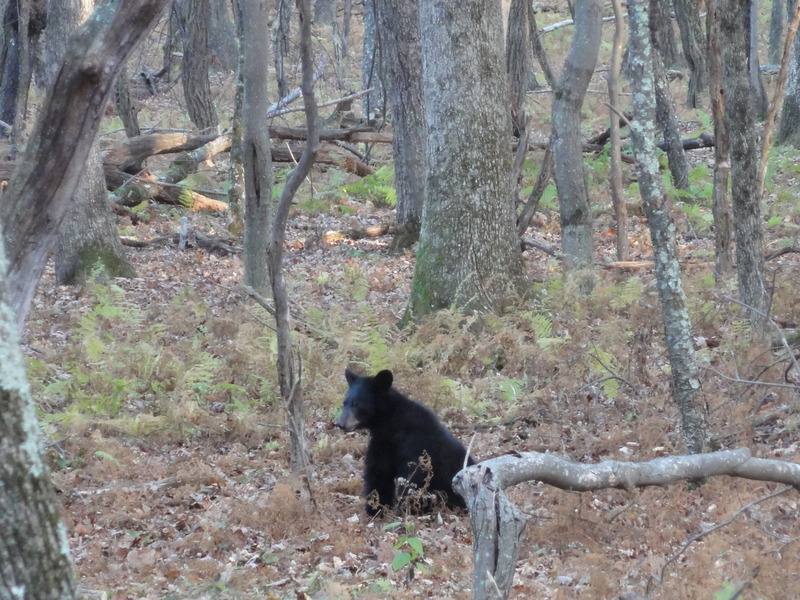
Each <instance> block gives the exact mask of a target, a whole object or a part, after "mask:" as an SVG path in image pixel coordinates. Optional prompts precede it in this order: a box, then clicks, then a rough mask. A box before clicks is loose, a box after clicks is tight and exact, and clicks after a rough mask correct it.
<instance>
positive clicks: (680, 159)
mask: <svg viewBox="0 0 800 600" xmlns="http://www.w3.org/2000/svg"><path fill="white" fill-rule="evenodd" d="M658 2H659V0H651V1H650V6H653V4H654V3H658ZM650 27H651V31H652V27H653V25H652V21H651V26H650ZM652 41H653V48H654V52H653V75H654V77H655V84H656V122H657V123H658V126H659V127H660V128H661V131H662V132H663V133H664V145H665V146H666V148H667V161H668V163H669V171H670V173H671V174H672V185H673V186H674V187H675V188H676V189H679V190H687V189H689V163H688V162H687V161H686V153H685V152H684V151H683V141H682V140H681V131H680V125H679V123H678V118H677V117H676V115H675V105H674V103H673V102H672V95H671V94H670V91H669V82H668V81H667V74H666V72H665V70H664V65H663V64H662V62H661V53H660V49H659V48H658V46H656V45H655V42H656V36H655V35H653V40H652Z"/></svg>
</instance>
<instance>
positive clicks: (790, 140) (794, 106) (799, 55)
mask: <svg viewBox="0 0 800 600" xmlns="http://www.w3.org/2000/svg"><path fill="white" fill-rule="evenodd" d="M775 143H776V144H782V145H786V146H792V147H793V148H800V36H797V37H795V38H794V43H793V44H792V58H791V60H790V61H789V75H788V77H787V78H786V95H785V96H784V97H783V108H782V110H781V120H780V122H779V123H778V131H777V132H776V134H775Z"/></svg>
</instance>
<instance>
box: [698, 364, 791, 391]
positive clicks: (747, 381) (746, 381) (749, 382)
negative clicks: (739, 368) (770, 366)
mask: <svg viewBox="0 0 800 600" xmlns="http://www.w3.org/2000/svg"><path fill="white" fill-rule="evenodd" d="M703 368H704V369H706V370H708V371H711V372H712V373H714V374H715V375H718V376H719V377H722V378H723V379H724V380H726V381H732V382H734V383H744V384H747V385H762V386H764V387H777V388H788V389H792V390H796V389H797V386H796V385H792V384H789V383H770V382H769V381H756V380H753V379H741V378H740V377H730V376H729V375H725V373H723V372H721V371H717V370H716V369H715V368H714V367H709V366H708V365H705V366H704V367H703Z"/></svg>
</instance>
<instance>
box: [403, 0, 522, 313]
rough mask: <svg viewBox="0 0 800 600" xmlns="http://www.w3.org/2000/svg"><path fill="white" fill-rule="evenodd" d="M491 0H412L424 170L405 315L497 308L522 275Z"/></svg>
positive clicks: (499, 28) (497, 27) (497, 18)
mask: <svg viewBox="0 0 800 600" xmlns="http://www.w3.org/2000/svg"><path fill="white" fill-rule="evenodd" d="M499 8H500V7H499V5H498V4H497V3H496V2H494V1H493V0H470V1H469V3H468V5H467V6H464V5H455V4H453V3H452V2H450V1H449V0H421V1H420V27H421V30H420V34H421V41H422V62H423V86H424V87H423V89H424V90H425V118H426V122H427V124H428V133H427V150H426V157H427V165H428V171H427V183H426V196H425V198H426V199H425V206H424V209H423V216H422V230H421V232H420V243H419V248H418V250H417V262H416V266H415V269H414V281H413V284H412V291H411V299H410V302H409V311H408V313H407V318H409V317H413V318H415V319H419V318H421V317H422V316H424V315H426V314H429V313H431V312H433V311H436V310H439V309H442V308H447V307H451V306H457V307H459V308H463V309H465V310H467V311H500V310H502V308H503V306H504V305H506V304H507V303H508V302H509V299H510V298H511V297H513V294H515V293H516V292H517V291H518V289H519V285H520V282H521V279H522V260H521V253H520V248H519V241H518V239H517V236H516V233H515V230H514V207H513V206H512V204H511V202H510V200H509V199H510V197H511V196H510V191H511V189H510V181H509V171H510V167H511V152H510V148H509V145H508V142H507V132H508V130H509V126H510V118H509V112H508V81H507V79H506V77H505V76H504V71H505V70H504V69H503V54H502V46H503V44H502V41H501V36H502V32H503V25H502V19H501V15H500V10H499ZM453 73H458V74H459V75H458V77H453V76H452V74H453Z"/></svg>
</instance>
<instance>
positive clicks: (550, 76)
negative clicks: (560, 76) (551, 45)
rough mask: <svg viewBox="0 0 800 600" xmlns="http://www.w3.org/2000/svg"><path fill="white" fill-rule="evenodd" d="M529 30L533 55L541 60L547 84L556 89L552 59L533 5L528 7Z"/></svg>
mask: <svg viewBox="0 0 800 600" xmlns="http://www.w3.org/2000/svg"><path fill="white" fill-rule="evenodd" d="M528 30H529V32H530V36H531V48H532V49H533V55H534V56H535V57H536V60H537V61H539V66H540V67H542V73H543V74H544V78H545V81H547V85H549V86H550V89H552V90H554V89H556V85H557V83H558V82H557V80H556V76H555V74H554V73H553V69H552V67H551V66H550V61H549V60H548V58H547V52H545V49H544V45H543V44H542V36H541V35H539V26H538V25H537V24H536V11H535V10H534V9H533V7H532V6H531V7H530V8H529V9H528Z"/></svg>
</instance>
